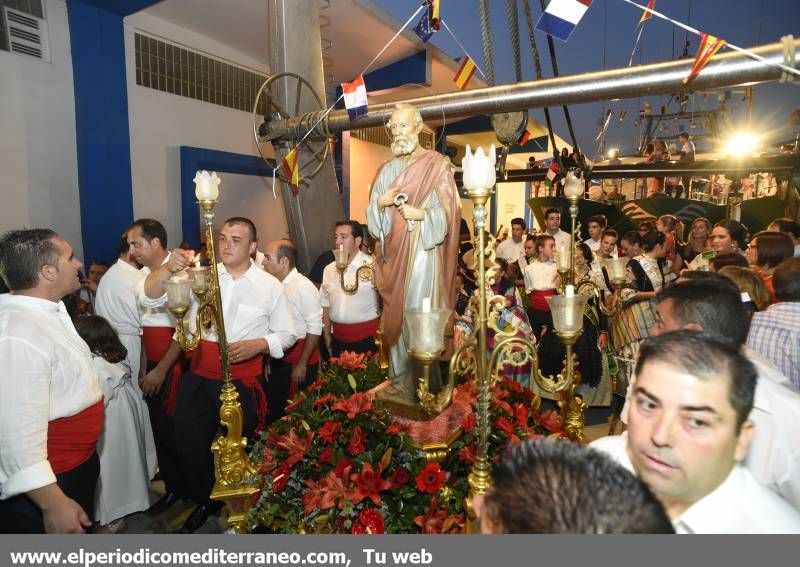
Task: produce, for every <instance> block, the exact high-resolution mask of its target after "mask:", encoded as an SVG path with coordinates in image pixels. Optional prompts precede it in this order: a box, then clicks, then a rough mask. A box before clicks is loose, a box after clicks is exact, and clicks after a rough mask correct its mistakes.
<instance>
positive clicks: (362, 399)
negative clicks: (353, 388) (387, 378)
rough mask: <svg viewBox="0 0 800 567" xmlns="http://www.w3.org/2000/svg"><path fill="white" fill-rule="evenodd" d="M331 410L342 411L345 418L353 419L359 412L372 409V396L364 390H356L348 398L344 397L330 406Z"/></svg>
mask: <svg viewBox="0 0 800 567" xmlns="http://www.w3.org/2000/svg"><path fill="white" fill-rule="evenodd" d="M331 409H333V410H339V411H343V412H344V413H346V414H347V419H349V420H351V421H352V420H354V419H355V418H356V416H357V415H358V414H360V413H363V412H365V411H368V410H371V409H372V396H370V395H369V394H367V393H366V392H358V393H356V394H353V395H352V396H350V397H349V398H344V399H341V400H339V401H338V402H336V403H335V404H333V405H332V406H331Z"/></svg>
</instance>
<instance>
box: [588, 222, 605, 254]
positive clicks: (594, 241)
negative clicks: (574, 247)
mask: <svg viewBox="0 0 800 567" xmlns="http://www.w3.org/2000/svg"><path fill="white" fill-rule="evenodd" d="M607 224H608V221H607V220H606V216H605V215H592V216H590V217H589V218H588V219H587V220H586V229H587V230H588V231H589V238H587V239H586V240H585V241H584V242H585V243H586V245H587V246H588V247H589V250H591V251H592V252H597V251H598V250H599V249H600V240H601V239H602V237H603V231H604V230H605V228H606V225H607Z"/></svg>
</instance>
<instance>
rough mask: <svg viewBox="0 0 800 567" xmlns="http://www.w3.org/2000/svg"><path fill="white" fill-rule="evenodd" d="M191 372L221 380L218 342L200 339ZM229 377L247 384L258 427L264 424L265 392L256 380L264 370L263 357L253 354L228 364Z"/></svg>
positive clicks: (265, 411)
mask: <svg viewBox="0 0 800 567" xmlns="http://www.w3.org/2000/svg"><path fill="white" fill-rule="evenodd" d="M190 368H191V370H192V372H193V373H194V374H197V375H198V376H200V377H202V378H205V379H207V380H214V381H215V382H219V381H220V380H222V358H221V355H220V352H219V343H215V342H213V341H205V340H201V341H200V346H199V347H198V349H197V350H196V351H195V353H194V356H192V362H191V366H190ZM230 369H231V379H232V380H234V381H237V382H241V383H242V384H244V385H245V386H247V387H248V388H249V389H250V391H251V392H253V396H254V398H255V400H254V401H255V407H256V415H257V416H258V426H259V428H261V427H263V426H264V422H265V420H266V418H267V413H268V411H269V410H268V409H267V394H266V393H265V392H264V389H263V388H262V386H261V382H260V381H259V380H258V378H259V376H261V374H262V373H263V372H264V357H263V356H262V355H258V356H254V357H253V358H251V359H250V360H245V361H244V362H239V363H237V364H230Z"/></svg>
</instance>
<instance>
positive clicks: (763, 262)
mask: <svg viewBox="0 0 800 567" xmlns="http://www.w3.org/2000/svg"><path fill="white" fill-rule="evenodd" d="M751 242H755V243H756V253H757V257H756V262H757V263H758V265H759V266H761V267H764V268H774V267H776V266H777V265H778V264H780V263H781V262H783V261H784V260H785V259H786V258H791V257H792V256H794V244H793V243H792V239H791V238H789V237H788V236H787V235H785V234H784V233H782V232H769V231H766V230H762V231H761V232H757V233H756V234H754V235H753V238H752V240H751Z"/></svg>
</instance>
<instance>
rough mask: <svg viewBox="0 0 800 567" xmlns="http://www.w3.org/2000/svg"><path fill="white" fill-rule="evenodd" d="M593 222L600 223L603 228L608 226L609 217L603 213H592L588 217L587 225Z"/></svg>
mask: <svg viewBox="0 0 800 567" xmlns="http://www.w3.org/2000/svg"><path fill="white" fill-rule="evenodd" d="M592 222H596V223H597V224H599V225H600V227H601V228H605V227H606V226H608V219H606V216H605V215H602V214H598V215H592V216H590V217H589V218H588V219H586V225H587V226H588V225H589V223H592Z"/></svg>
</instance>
